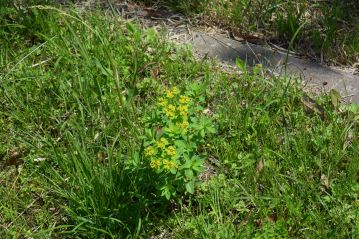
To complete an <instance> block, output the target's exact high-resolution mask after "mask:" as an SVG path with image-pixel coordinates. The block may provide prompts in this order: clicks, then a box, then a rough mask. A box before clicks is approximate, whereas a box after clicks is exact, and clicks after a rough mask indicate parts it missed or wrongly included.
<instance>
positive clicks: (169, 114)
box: [164, 105, 176, 119]
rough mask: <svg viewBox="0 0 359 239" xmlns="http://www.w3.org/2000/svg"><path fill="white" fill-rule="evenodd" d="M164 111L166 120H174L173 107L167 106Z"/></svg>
mask: <svg viewBox="0 0 359 239" xmlns="http://www.w3.org/2000/svg"><path fill="white" fill-rule="evenodd" d="M164 111H165V114H166V116H167V117H168V118H170V119H174V118H175V117H176V107H175V106H174V105H168V106H167V107H166V108H165V110H164Z"/></svg>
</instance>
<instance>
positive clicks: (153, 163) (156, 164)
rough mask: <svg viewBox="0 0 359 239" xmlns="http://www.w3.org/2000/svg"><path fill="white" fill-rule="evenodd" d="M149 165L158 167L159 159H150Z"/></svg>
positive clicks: (159, 165) (159, 164)
mask: <svg viewBox="0 0 359 239" xmlns="http://www.w3.org/2000/svg"><path fill="white" fill-rule="evenodd" d="M150 166H151V168H154V169H159V168H160V167H161V160H159V159H151V162H150Z"/></svg>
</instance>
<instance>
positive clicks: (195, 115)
mask: <svg viewBox="0 0 359 239" xmlns="http://www.w3.org/2000/svg"><path fill="white" fill-rule="evenodd" d="M192 87H193V86H192ZM200 98H202V97H200ZM200 98H199V97H198V95H197V94H196V91H194V90H193V89H189V90H187V91H186V92H184V93H182V92H181V91H180V90H179V89H178V88H177V87H173V88H171V89H167V90H165V92H164V94H163V95H162V96H161V97H160V98H158V100H157V104H156V106H155V109H154V111H153V114H152V115H151V117H149V118H148V119H147V120H146V122H147V130H146V137H145V142H144V146H145V149H144V154H143V156H144V159H145V163H146V165H148V167H149V168H151V169H152V170H154V171H155V172H156V174H157V176H159V180H158V186H159V187H158V188H159V190H160V191H161V196H164V197H166V198H167V199H170V198H171V196H175V195H176V193H178V192H184V191H185V192H188V193H191V194H192V193H194V190H195V188H196V187H197V186H198V185H199V183H200V182H199V179H198V175H199V174H200V173H201V171H202V169H203V161H204V159H203V156H201V155H199V154H198V153H197V147H198V145H199V144H201V143H204V138H205V136H206V134H207V133H214V132H215V129H214V127H213V125H212V121H211V120H210V119H209V118H206V117H204V116H203V115H202V116H201V112H203V108H202V107H200V106H197V105H196V102H198V101H200Z"/></svg>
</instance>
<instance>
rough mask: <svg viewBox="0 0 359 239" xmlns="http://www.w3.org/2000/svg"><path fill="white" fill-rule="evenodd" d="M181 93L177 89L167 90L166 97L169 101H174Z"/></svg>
mask: <svg viewBox="0 0 359 239" xmlns="http://www.w3.org/2000/svg"><path fill="white" fill-rule="evenodd" d="M178 93H179V91H178V89H177V87H173V88H172V89H170V90H166V96H167V98H169V99H172V98H173V97H174V96H175V95H177V94H178Z"/></svg>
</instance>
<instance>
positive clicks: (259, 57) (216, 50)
mask: <svg viewBox="0 0 359 239" xmlns="http://www.w3.org/2000/svg"><path fill="white" fill-rule="evenodd" d="M191 44H192V45H193V49H194V50H195V51H196V52H197V53H199V54H201V55H207V56H210V57H216V58H218V59H219V60H221V61H222V62H228V63H230V64H235V60H236V59H237V58H240V59H242V60H244V61H246V62H247V65H249V66H253V65H254V64H258V63H261V64H263V65H264V66H266V67H268V68H270V69H271V70H272V71H273V72H275V73H278V74H280V73H284V72H286V73H287V74H295V75H297V76H300V77H301V79H302V80H303V81H305V82H306V83H309V84H311V85H314V86H316V88H321V89H323V90H324V91H326V92H328V91H330V90H331V89H335V90H337V91H338V92H339V93H340V95H341V96H342V99H343V100H344V101H345V102H355V103H357V104H359V76H355V75H353V74H351V73H349V72H345V71H340V70H336V69H332V68H329V67H327V66H323V65H320V64H318V63H314V62H310V61H308V60H304V59H300V58H297V57H295V56H291V55H289V56H288V59H286V58H287V54H286V53H283V52H280V51H275V50H271V49H269V48H265V47H262V46H259V45H254V44H251V43H246V42H241V41H236V40H233V39H230V38H226V37H223V36H221V35H207V34H203V33H199V32H196V33H193V36H192V41H191ZM286 60H287V63H288V64H287V67H285V62H286Z"/></svg>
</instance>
